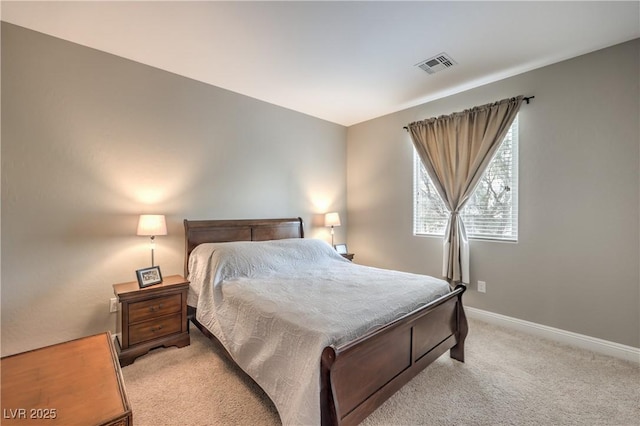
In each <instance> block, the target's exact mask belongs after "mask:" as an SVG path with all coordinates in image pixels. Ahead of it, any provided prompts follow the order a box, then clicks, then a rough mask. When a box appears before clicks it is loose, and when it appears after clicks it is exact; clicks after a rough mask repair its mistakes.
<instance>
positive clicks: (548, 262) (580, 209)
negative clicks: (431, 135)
mask: <svg viewBox="0 0 640 426" xmlns="http://www.w3.org/2000/svg"><path fill="white" fill-rule="evenodd" d="M639 49H640V41H639V40H635V41H632V42H628V43H625V44H621V45H618V46H614V47H611V48H608V49H604V50H601V51H598V52H595V53H592V54H588V55H585V56H581V57H578V58H574V59H572V60H569V61H565V62H562V63H558V64H555V65H551V66H548V67H545V68H541V69H538V70H535V71H532V72H528V73H525V74H522V75H519V76H516V77H512V78H509V79H505V80H502V81H500V82H496V83H492V84H489V85H486V86H482V87H479V88H476V89H473V90H469V91H466V92H463V93H460V94H457V95H454V96H450V97H447V98H444V99H441V100H438V101H434V102H430V103H427V104H424V105H420V106H417V107H414V108H410V109H407V110H404V111H400V112H398V113H395V114H391V115H387V116H384V117H380V118H377V119H375V120H371V121H368V122H365V123H361V124H359V125H356V126H352V127H350V128H349V130H348V137H347V141H348V142H347V193H348V214H349V230H348V241H349V248H350V250H351V251H354V252H355V253H356V259H357V260H358V261H359V262H361V263H365V264H369V265H375V266H380V267H387V268H394V269H401V270H407V271H413V272H419V273H426V274H430V275H434V276H441V265H442V248H441V240H440V239H439V238H434V237H416V236H413V229H412V215H413V210H412V203H413V198H412V188H413V180H412V179H413V164H412V161H413V154H412V150H413V148H412V144H411V141H410V138H409V136H408V134H407V133H406V132H405V131H404V130H403V129H402V127H403V126H406V125H407V124H408V123H410V122H412V121H416V120H421V119H426V118H429V117H434V116H438V115H442V114H449V113H453V112H456V111H462V110H464V109H466V108H470V107H473V106H477V105H482V104H485V103H489V102H493V101H497V100H500V99H503V98H507V97H512V96H517V95H520V94H522V95H527V96H530V95H534V96H535V99H534V100H533V101H532V103H531V104H530V105H526V104H524V105H523V106H522V108H521V110H520V111H521V112H520V121H519V123H520V163H519V166H520V184H519V190H520V195H519V198H520V205H519V208H520V217H519V241H518V243H516V244H513V243H499V242H488V241H479V240H472V242H471V282H472V286H471V287H470V291H468V292H467V294H466V295H465V301H466V304H468V305H470V306H474V307H477V308H480V309H485V310H488V311H492V312H496V313H500V314H503V315H508V316H511V317H516V318H520V319H524V320H527V321H532V322H535V323H539V324H544V325H548V326H551V327H556V328H560V329H564V330H569V331H573V332H576V333H581V334H585V335H589V336H593V337H598V338H601V339H605V340H610V341H613V342H618V343H622V344H626V345H631V346H635V347H638V346H640V275H639V274H640V272H639V264H640V253H639V248H640V239H639V232H638V228H639V220H640V214H639V193H640V186H639V179H640V177H639V146H640V131H639V124H638V123H639V121H640V107H639V103H640V91H639V89H638V83H639V78H638V76H639V75H640V66H639V58H638V57H639ZM451 72H455V70H452V71H451ZM425 78H438V76H437V75H435V76H432V77H425ZM477 280H483V281H486V282H487V293H486V294H480V293H478V292H477V291H476V286H475V283H476V282H477Z"/></svg>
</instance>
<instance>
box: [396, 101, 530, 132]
mask: <svg viewBox="0 0 640 426" xmlns="http://www.w3.org/2000/svg"><path fill="white" fill-rule="evenodd" d="M533 98H535V96H525V97H524V98H522V100H523V101H525V102H526V103H527V105H529V101H530V100H531V99H533ZM403 129H405V130H406V131H407V132H408V131H409V128H408V127H407V126H404V127H403Z"/></svg>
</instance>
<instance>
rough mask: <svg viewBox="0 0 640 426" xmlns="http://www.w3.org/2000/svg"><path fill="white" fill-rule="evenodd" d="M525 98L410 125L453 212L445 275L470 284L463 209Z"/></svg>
mask: <svg viewBox="0 0 640 426" xmlns="http://www.w3.org/2000/svg"><path fill="white" fill-rule="evenodd" d="M522 101H523V96H518V97H516V98H510V99H503V100H501V101H498V102H495V103H492V104H487V105H482V106H478V107H475V108H472V109H469V110H465V111H463V112H459V113H455V114H451V115H447V116H441V117H437V118H430V119H427V120H423V121H417V122H414V123H411V124H409V126H408V129H409V134H410V135H411V140H412V141H413V145H414V146H415V148H416V151H417V152H418V155H419V156H420V159H421V160H422V163H423V164H424V167H425V169H426V170H427V173H428V174H429V177H430V178H431V180H432V181H433V185H434V186H435V188H436V190H437V191H438V194H440V197H441V198H442V201H444V204H445V206H446V207H447V209H448V210H449V213H450V216H449V221H448V223H447V228H446V230H445V234H444V240H443V257H442V275H443V276H444V277H446V278H447V279H448V280H449V282H462V283H466V284H468V283H469V241H468V239H467V234H466V231H465V227H464V223H463V221H462V219H461V217H460V214H459V213H460V211H461V210H462V208H463V207H464V205H465V204H466V202H467V201H468V200H469V198H470V197H471V195H472V194H473V191H474V190H475V188H476V186H477V185H478V182H479V181H480V178H481V177H482V174H483V173H484V171H485V169H486V168H487V166H488V165H489V163H490V162H491V160H492V159H493V155H494V154H495V152H496V151H497V150H498V148H499V147H500V144H501V143H502V140H503V139H504V137H505V135H506V134H507V132H508V131H509V127H510V126H511V123H512V122H513V119H514V118H515V116H516V114H517V113H518V110H519V109H520V105H521V104H522Z"/></svg>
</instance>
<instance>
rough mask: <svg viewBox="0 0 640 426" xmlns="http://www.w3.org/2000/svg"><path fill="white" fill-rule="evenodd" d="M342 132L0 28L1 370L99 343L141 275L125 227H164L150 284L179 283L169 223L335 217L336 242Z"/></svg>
mask: <svg viewBox="0 0 640 426" xmlns="http://www.w3.org/2000/svg"><path fill="white" fill-rule="evenodd" d="M345 167H346V129H345V128H344V127H342V126H339V125H335V124H332V123H328V122H326V121H322V120H318V119H315V118H312V117H309V116H306V115H303V114H300V113H297V112H294V111H290V110H287V109H283V108H280V107H276V106H273V105H270V104H267V103H264V102H260V101H257V100H255V99H251V98H248V97H245V96H241V95H238V94H235V93H232V92H229V91H225V90H222V89H219V88H216V87H212V86H208V85H206V84H202V83H199V82H196V81H193V80H189V79H187V78H183V77H180V76H177V75H174V74H171V73H168V72H164V71H161V70H158V69H154V68H151V67H148V66H144V65H141V64H138V63H135V62H132V61H128V60H125V59H122V58H119V57H115V56H112V55H109V54H106V53H103V52H99V51H96V50H92V49H88V48H85V47H82V46H79V45H75V44H72V43H69V42H65V41H62V40H59V39H55V38H52V37H49V36H46V35H43V34H39V33H36V32H33V31H30V30H26V29H23V28H20V27H17V26H14V25H11V24H6V23H4V22H3V23H2V282H1V291H2V314H1V315H2V355H7V354H11V353H16V352H20V351H24V350H28V349H32V348H36V347H40V346H44V345H48V344H53V343H57V342H61V341H64V340H69V339H73V338H78V337H81V336H84V335H88V334H93V333H98V332H101V331H104V330H114V329H115V321H116V314H110V313H109V298H111V297H113V289H112V284H114V283H118V282H123V281H132V280H135V270H136V269H139V268H142V267H146V266H149V264H150V251H149V246H148V238H146V237H136V236H135V231H136V225H137V218H138V215H139V214H141V213H160V214H166V215H167V221H168V228H169V229H168V231H169V235H168V236H166V237H158V238H157V248H156V263H157V264H159V265H160V267H161V271H162V273H163V274H164V275H169V274H177V273H182V267H183V250H184V241H183V238H184V232H183V225H182V220H183V219H185V218H187V219H230V218H268V217H297V216H301V217H302V218H303V219H304V221H305V224H306V235H307V236H309V237H318V238H324V239H326V240H327V241H329V240H330V236H329V232H328V230H327V228H324V227H321V226H316V225H317V223H316V220H317V219H319V218H321V216H320V214H322V213H325V212H326V211H332V210H337V211H339V212H341V213H342V217H343V221H344V225H345V226H342V227H340V228H337V229H336V234H337V235H336V238H337V240H338V241H343V240H344V238H345V235H346V232H345V230H346V214H345V212H346V205H345V199H346V175H345V173H346V172H345Z"/></svg>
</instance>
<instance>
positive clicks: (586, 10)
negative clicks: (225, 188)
mask: <svg viewBox="0 0 640 426" xmlns="http://www.w3.org/2000/svg"><path fill="white" fill-rule="evenodd" d="M1 14H2V20H3V21H6V22H10V23H13V24H16V25H20V26H23V27H26V28H29V29H33V30H36V31H39V32H42V33H45V34H49V35H52V36H55V37H59V38H62V39H64V40H69V41H72V42H75V43H78V44H81V45H84V46H88V47H92V48H95V49H99V50H102V51H105V52H109V53H112V54H114V55H118V56H121V57H124V58H128V59H131V60H134V61H137V62H140V63H143V64H148V65H151V66H154V67H157V68H160V69H163V70H167V71H170V72H173V73H176V74H179V75H183V76H186V77H190V78H192V79H195V80H199V81H202V82H205V83H208V84H212V85H215V86H218V87H222V88H225V89H228V90H231V91H234V92H237V93H241V94H244V95H247V96H251V97H253V98H257V99H260V100H263V101H266V102H270V103H273V104H276V105H280V106H283V107H286V108H290V109H293V110H296V111H299V112H302V113H305V114H309V115H311V116H314V117H318V118H322V119H325V120H328V121H331V122H334V123H338V124H342V125H345V126H349V125H352V124H355V123H359V122H362V121H366V120H369V119H372V118H375V117H379V116H381V115H385V114H388V113H392V112H395V111H399V110H402V109H405V108H408V107H411V106H415V105H418V104H421V103H424V102H428V101H431V100H434V99H438V98H441V97H443V96H447V95H451V94H453V93H458V92H461V91H464V90H468V89H470V88H472V87H476V86H479V85H483V84H486V83H490V82H493V81H496V80H500V79H503V78H505V77H509V76H512V75H516V74H520V73H522V72H525V71H529V70H532V69H535V68H538V67H541V66H545V65H549V64H552V63H555V62H558V61H562V60H565V59H568V58H571V57H574V56H578V55H581V54H585V53H588V52H591V51H594V50H598V49H601V48H604V47H607V46H611V45H614V44H618V43H621V42H624V41H627V40H631V39H634V38H638V37H640V2H638V1H627V2H611V1H603V2H599V1H587V2H577V1H570V2H533V1H514V2H479V1H473V2H432V1H425V2H376V1H371V2H340V1H335V2H333V1H326V2H294V1H285V2H242V1H237V2H205V1H199V2H180V1H173V2H167V1H164V2H153V1H138V2H124V1H115V2H96V1H84V2H57V1H45V2H12V1H2V5H1ZM441 52H446V53H447V54H449V55H450V56H451V57H452V58H453V59H454V60H455V61H456V62H457V63H458V64H457V65H455V66H453V67H451V68H448V69H446V70H444V71H442V72H439V73H437V74H433V75H429V74H427V73H425V72H424V71H422V70H421V69H420V68H418V67H417V66H415V65H416V64H418V63H419V62H421V61H423V60H425V59H427V58H430V57H432V56H435V55H437V54H439V53H441ZM612 66H615V64H612Z"/></svg>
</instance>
